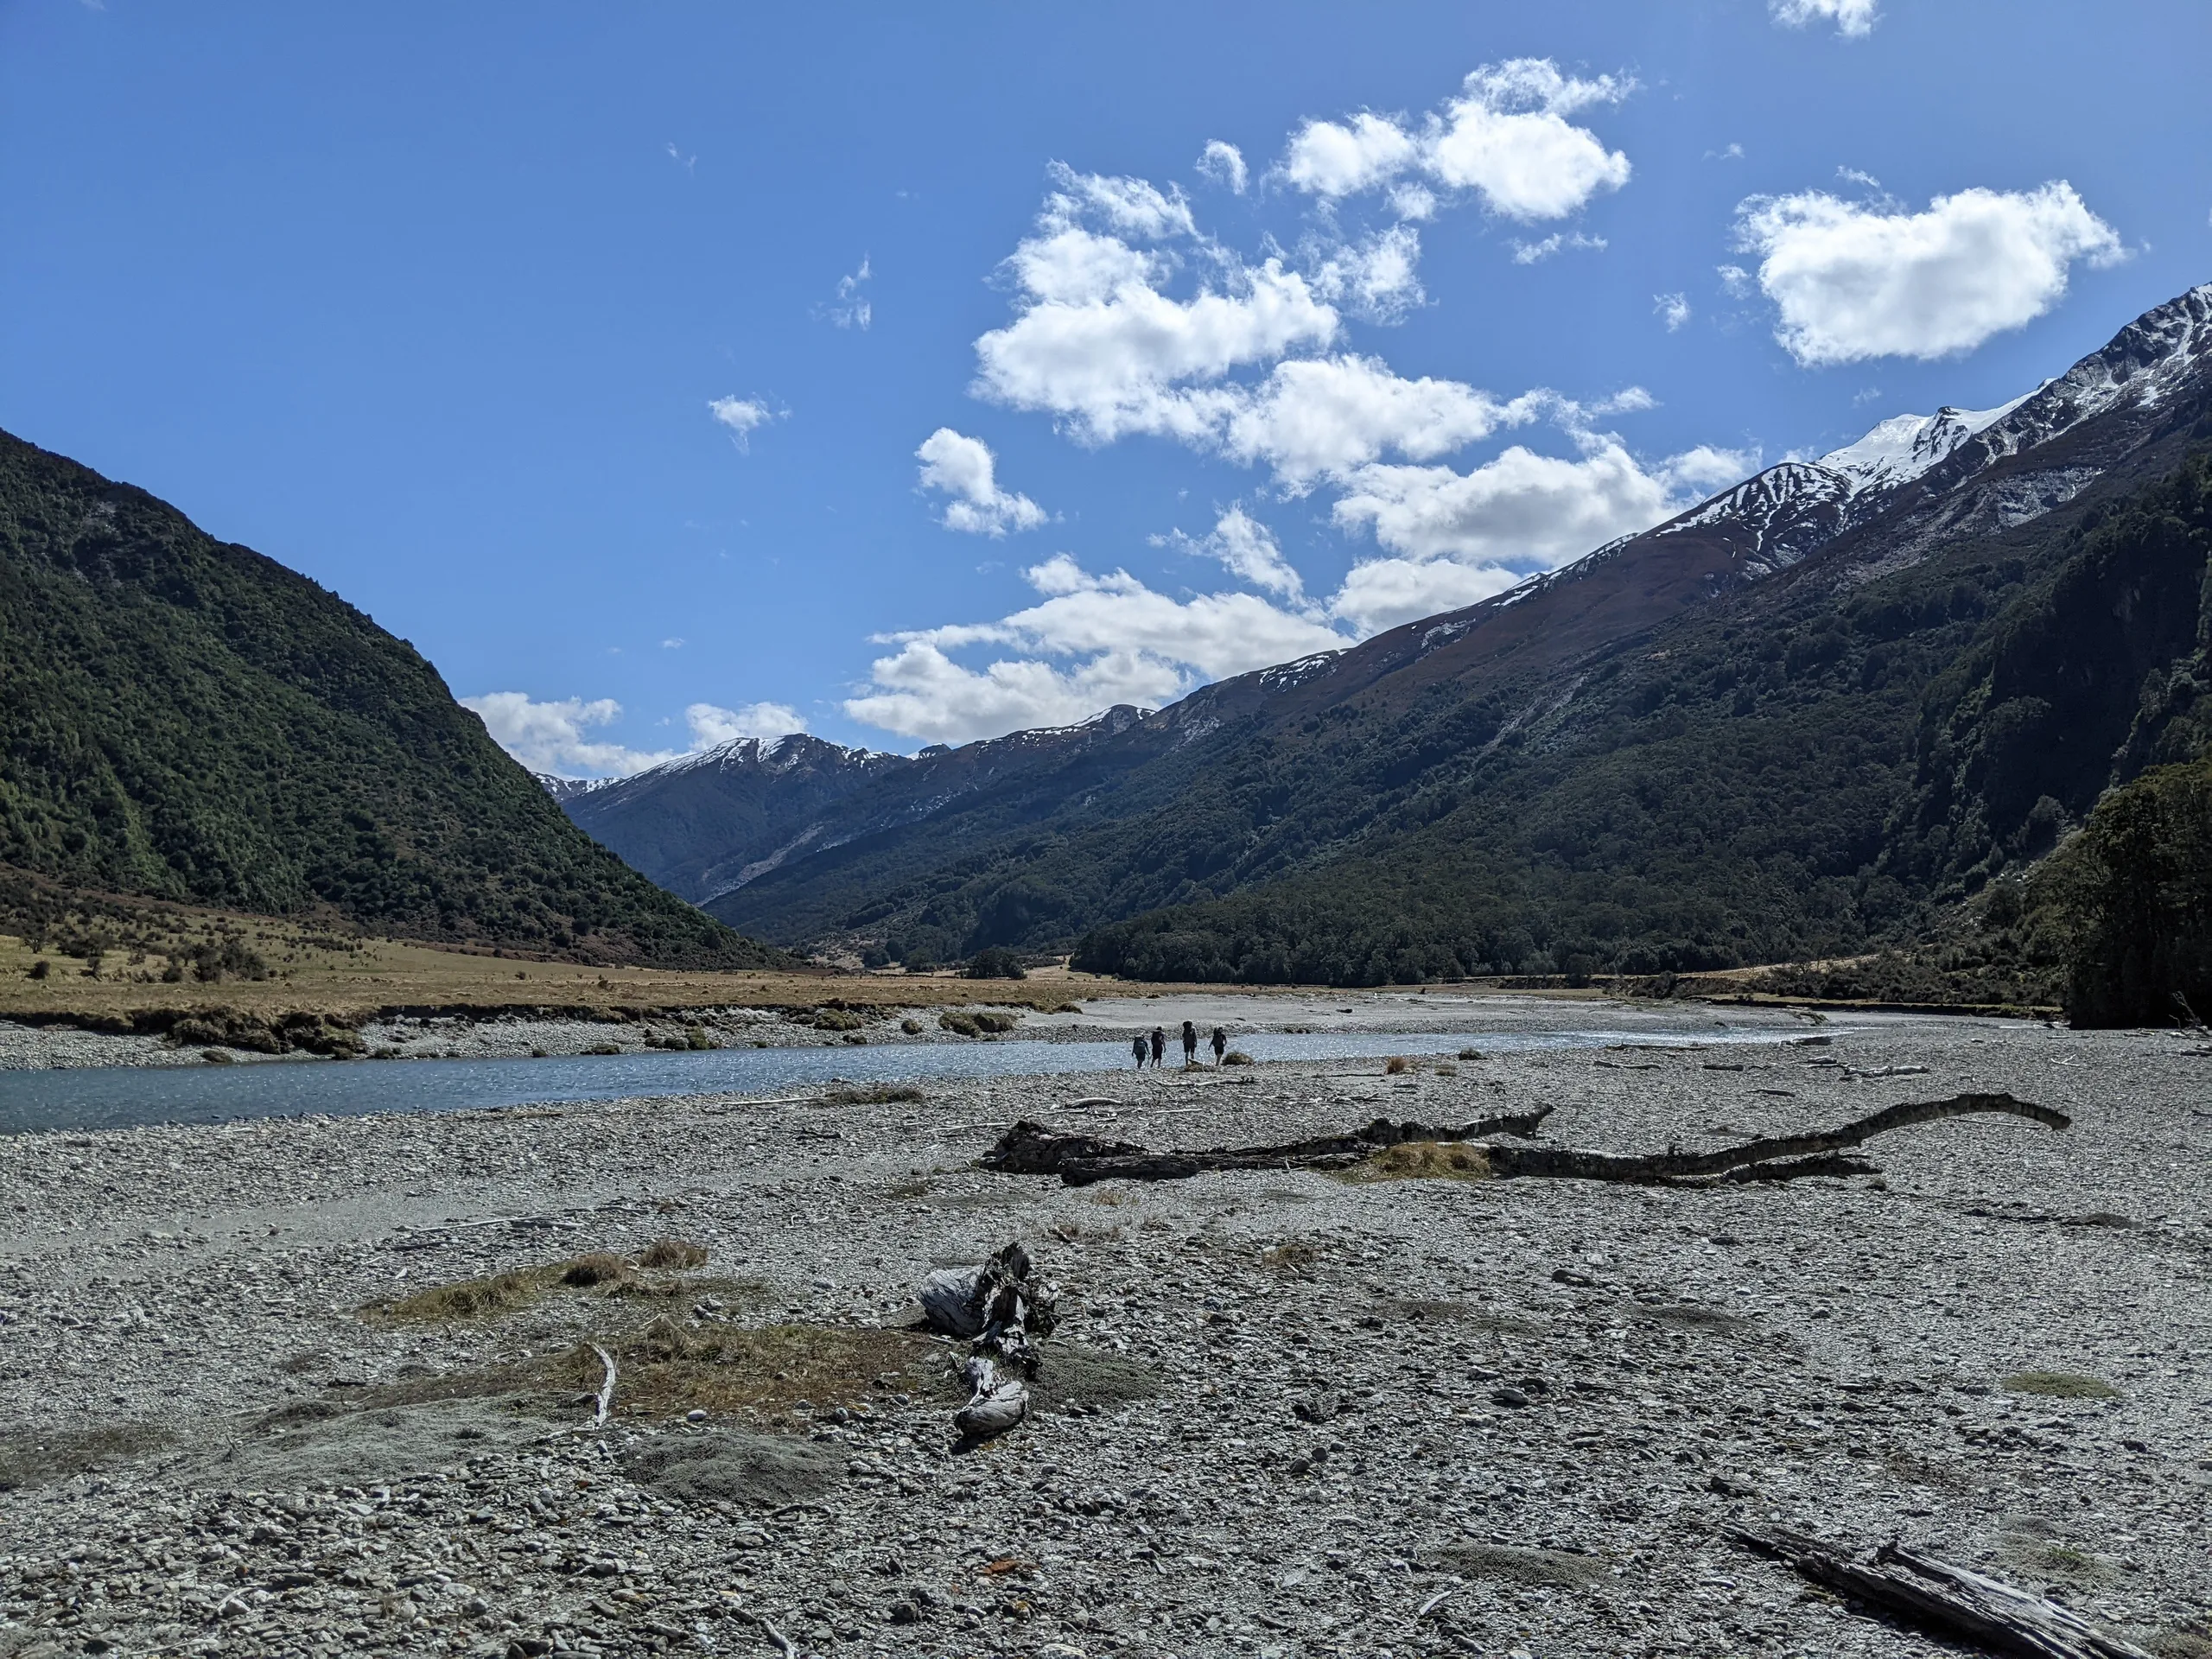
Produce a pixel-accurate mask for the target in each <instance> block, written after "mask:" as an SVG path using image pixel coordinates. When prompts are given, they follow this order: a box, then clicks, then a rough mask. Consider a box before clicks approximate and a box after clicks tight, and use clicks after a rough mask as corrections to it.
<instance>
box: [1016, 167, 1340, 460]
mask: <svg viewBox="0 0 2212 1659" xmlns="http://www.w3.org/2000/svg"><path fill="white" fill-rule="evenodd" d="M1053 180H1054V183H1055V185H1056V187H1057V188H1055V189H1054V191H1053V192H1052V194H1050V195H1049V196H1047V197H1046V206H1045V210H1044V212H1043V213H1040V214H1039V218H1038V221H1037V229H1036V232H1035V234H1033V235H1032V236H1030V237H1028V238H1025V239H1024V240H1023V241H1022V243H1021V244H1020V246H1018V247H1017V248H1016V249H1015V250H1014V254H1013V256H1012V257H1010V258H1009V259H1008V260H1007V271H1008V273H1009V274H1010V275H1011V277H1012V278H1013V280H1014V285H1015V288H1016V294H1015V299H1014V305H1015V309H1016V312H1017V313H1018V315H1016V316H1015V318H1014V321H1012V322H1011V323H1009V324H1007V326H1006V327H1003V328H995V329H992V330H991V331H990V332H988V334H984V335H982V337H981V338H980V339H978V340H976V362H977V372H976V381H975V385H974V387H973V390H974V391H976V394H977V395H978V396H981V397H988V398H990V399H992V400H994V401H995V402H999V403H1002V404H1008V405H1010V406H1012V407H1013V408H1015V409H1025V410H1039V411H1043V412H1046V413H1049V414H1052V415H1055V416H1059V417H1061V418H1062V419H1063V420H1064V421H1065V422H1066V423H1067V425H1068V429H1069V430H1070V431H1071V432H1072V433H1073V434H1074V435H1076V436H1077V437H1078V438H1080V439H1082V440H1083V441H1084V442H1091V443H1109V442H1113V441H1114V440H1115V439H1116V438H1120V437H1124V436H1128V435H1132V434H1137V433H1157V434H1164V435H1173V436H1180V437H1184V438H1186V439H1187V438H1192V437H1195V436H1198V435H1200V434H1202V433H1203V432H1204V431H1205V429H1207V428H1208V426H1209V425H1210V424H1211V423H1212V421H1213V419H1214V416H1213V415H1212V413H1211V410H1210V405H1209V401H1208V399H1207V398H1206V397H1205V396H1204V395H1203V392H1202V391H1201V392H1200V393H1199V395H1195V396H1194V395H1193V393H1192V390H1191V389H1190V388H1192V386H1194V385H1195V386H1196V387H1198V388H1201V389H1202V388H1204V387H1205V385H1207V384H1208V383H1211V382H1215V381H1217V380H1219V379H1220V378H1221V377H1222V376H1224V374H1226V373H1228V372H1230V370H1232V369H1236V368H1238V367H1241V366H1243V365H1249V364H1254V363H1266V362H1272V361H1274V359H1278V358H1281V357H1282V356H1284V355H1286V354H1287V353H1290V352H1292V351H1294V350H1296V349H1298V348H1300V347H1306V346H1324V345H1326V344H1327V343H1328V342H1329V341H1330V340H1333V339H1334V338H1335V337H1336V334H1337V332H1338V328H1339V327H1340V323H1339V320H1338V313H1337V310H1336V308H1334V307H1333V306H1332V305H1330V304H1329V303H1328V302H1325V300H1323V299H1322V298H1321V297H1320V296H1319V295H1318V294H1317V293H1315V292H1314V289H1313V285H1312V284H1311V283H1309V282H1308V281H1307V280H1306V277H1304V276H1303V275H1301V274H1300V273H1299V272H1297V271H1295V270H1287V269H1286V268H1285V266H1284V264H1283V262H1282V261H1281V259H1280V258H1269V259H1267V260H1265V261H1263V262H1262V263H1261V264H1258V265H1248V264H1244V263H1243V261H1241V260H1239V259H1237V258H1236V257H1234V256H1233V255H1230V254H1229V253H1227V252H1226V251H1222V250H1218V249H1216V248H1213V247H1212V246H1211V245H1200V246H1198V247H1197V248H1196V249H1194V250H1193V251H1195V252H1198V253H1200V254H1203V255H1205V256H1206V257H1205V264H1206V266H1207V272H1206V275H1205V277H1202V278H1201V279H1200V280H1199V282H1198V286H1197V291H1196V292H1194V293H1193V294H1192V296H1190V297H1189V298H1187V299H1178V298H1174V297H1172V296H1170V295H1169V294H1167V293H1166V291H1165V286H1166V283H1167V282H1168V280H1169V279H1170V278H1171V277H1172V276H1173V273H1174V271H1175V270H1176V267H1177V265H1178V264H1179V258H1178V257H1177V256H1176V255H1175V254H1174V253H1173V252H1172V251H1168V250H1166V249H1163V248H1160V247H1159V246H1156V245H1154V244H1158V243H1160V242H1162V241H1177V240H1181V239H1185V238H1195V236H1196V227H1195V226H1194V225H1193V224H1192V219H1191V215H1190V208H1189V207H1188V205H1187V204H1186V203H1185V202H1184V201H1183V200H1182V199H1181V197H1179V196H1177V195H1170V194H1164V193H1162V192H1160V191H1159V190H1157V189H1155V188H1154V187H1153V186H1151V185H1149V184H1147V183H1146V182H1145V181H1143V180H1141V179H1116V178H1104V177H1100V176H1097V175H1086V174H1077V173H1074V172H1071V171H1070V170H1069V169H1067V168H1064V167H1062V168H1055V170H1054V173H1053Z"/></svg>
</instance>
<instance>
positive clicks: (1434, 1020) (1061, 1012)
mask: <svg viewBox="0 0 2212 1659" xmlns="http://www.w3.org/2000/svg"><path fill="white" fill-rule="evenodd" d="M863 983H865V984H867V985H868V988H870V989H871V990H872V991H873V993H874V996H875V1000H874V1001H863V1000H862V999H861V998H860V997H859V996H837V997H833V998H829V999H826V1000H821V1001H812V1002H801V1003H798V1004H787V1005H778V1004H773V1003H768V1004H765V1005H764V1004H735V1005H732V1004H720V1005H707V1006H679V1007H623V1006H606V1007H581V1008H571V1007H550V1006H541V1007H529V1006H505V1007H457V1008H454V1007H448V1008H436V1007H432V1008H418V1009H412V1010H405V1011H402V1010H391V1009H386V1010H380V1011H376V1012H372V1013H367V1014H362V1013H359V1012H358V1011H357V1012H356V1013H354V1014H344V1015H332V1014H323V1015H315V1016H308V1017H304V1018H302V1017H299V1016H296V1015H290V1016H288V1015H287V1014H285V1013H283V1012H278V1011H274V1010H271V1011H269V1012H256V1011H253V1010H251V1009H248V1008H244V1007H238V1005H235V1004H231V1003H226V1002H223V1001H214V1000H212V999H211V1000H207V1001H201V1002H199V1003H196V1004H187V1005H183V1006H181V1007H162V1008H157V1009H155V1010H152V1011H146V1010H141V1011H139V1012H138V1013H137V1014H126V1015H122V1016H116V1017H110V1016H105V1015H101V1014H93V1013H89V1012H86V1011H82V1010H79V1011H73V1012H72V1013H70V1014H66V1015H41V1014H24V1013H22V1012H18V1013H17V1014H16V1016H15V1017H13V1018H10V1017H8V1016H6V1015H4V1014H0V1074H4V1073H5V1072H7V1071H39V1070H47V1069H52V1068H55V1067H79V1066H99V1065H133V1066H136V1065H207V1064H210V1063H213V1064H232V1063H251V1062H254V1061H258V1060H270V1059H296V1058H301V1057H302V1055H308V1054H320V1055H321V1056H323V1057H324V1058H347V1059H364V1058H365V1059H379V1060H398V1059H501V1058H504V1059H524V1058H573V1057H575V1056H578V1055H593V1054H639V1053H650V1052H654V1051H656V1050H671V1049H683V1048H686V1047H691V1048H716V1049H719V1048H739V1047H753V1048H765V1047H838V1046H846V1047H864V1046H886V1045H889V1046H902V1045H911V1044H916V1043H944V1042H963V1041H973V1040H978V1039H990V1038H995V1037H1002V1036H1005V1035H1007V1034H1009V1033H1015V1034H1018V1035H1020V1037H1022V1038H1023V1039H1030V1040H1036V1041H1044V1042H1096V1041H1100V1040H1103V1039H1115V1040H1120V1041H1127V1040H1128V1038H1129V1037H1130V1036H1131V1035H1132V1034H1134V1033H1137V1032H1149V1031H1150V1030H1151V1029H1152V1028H1153V1027H1154V1026H1160V1027H1163V1028H1164V1029H1166V1030H1167V1031H1168V1032H1169V1033H1179V1031H1180V1029H1181V1027H1182V1024H1183V1022H1184V1021H1185V1020H1189V1021H1191V1022H1192V1024H1194V1025H1195V1026H1196V1027H1198V1031H1199V1032H1200V1033H1202V1035H1203V1034H1205V1033H1211V1031H1212V1030H1213V1029H1214V1027H1217V1026H1219V1027H1222V1028H1224V1030H1226V1031H1229V1032H1231V1033H1248V1032H1255V1031H1268V1032H1357V1033H1389V1032H1394V1031H1424V1030H1438V1029H1455V1030H1456V1029H1459V1027H1461V1026H1463V1025H1466V1024H1468V1023H1469V1022H1473V1024H1474V1025H1476V1026H1481V1025H1485V1024H1498V1023H1505V1024H1512V1025H1515V1026H1516V1027H1518V1026H1522V1025H1526V1024H1529V1023H1530V1022H1534V1023H1535V1026H1536V1027H1540V1028H1541V1027H1544V1026H1545V1025H1546V1024H1547V1023H1549V1022H1555V1021H1556V1020H1559V1019H1561V1018H1567V1017H1576V1016H1579V1015H1580V1014H1586V1013H1587V1012H1588V1011H1589V1010H1591V1009H1592V1008H1596V1007H1605V1006H1613V1007H1626V1008H1631V1009H1635V1010H1636V1013H1635V1014H1634V1016H1633V1017H1636V1018H1639V1019H1652V1020H1656V1021H1657V1022H1659V1023H1660V1024H1662V1025H1665V1026H1669V1027H1671V1026H1672V1024H1674V1023H1675V1022H1676V1021H1678V1020H1682V1019H1688V1020H1707V1021H1710V1020H1722V1021H1724V1022H1725V1020H1726V1019H1727V1018H1728V1017H1729V1016H1727V1015H1726V1014H1706V1013H1704V1012H1703V1011H1701V1010H1699V1009H1696V1008H1694V1007H1688V1006H1686V1005H1681V1004H1667V1003H1656V1002H1655V1003H1646V1004H1643V1005H1640V1006H1639V1005H1636V1004H1607V1003H1605V1001H1603V1000H1602V999H1600V998H1598V997H1596V996H1595V995H1590V994H1586V993H1585V994H1580V995H1577V994H1573V993H1566V992H1561V991H1546V992H1529V993H1523V994H1519V995H1498V994H1492V993H1482V992H1474V991H1466V990H1446V989H1436V990H1429V989H1425V988H1424V989H1411V990H1389V991H1333V990H1318V991H1317V990H1313V989H1310V988H1282V989H1278V990H1274V991H1269V992H1265V993H1259V994H1250V993H1243V992H1237V991H1230V990H1224V989H1223V988H1218V987H1169V988H1145V987H1136V986H1119V985H1116V986H1114V987H1112V988H1110V989H1109V991H1108V992H1107V993H1106V994H1103V995H1101V994H1098V993H1097V992H1096V989H1095V988H1092V987H1090V986H1087V985H1084V984H1081V983H1071V982H1067V981H1065V980H1061V981H1058V982H1051V981H1044V980H1041V979H1040V980H1038V981H1030V982H1019V983H1009V982H1003V981H976V980H968V981H952V980H928V979H924V980H919V981H912V980H909V981H905V982H888V981H874V982H863ZM901 983H903V987H904V988H906V990H907V991H908V993H909V1000H905V1001H901V1000H899V999H897V998H895V997H893V996H892V995H890V994H889V993H890V991H891V990H892V989H893V988H899V985H900V984H901ZM923 994H925V995H923ZM1788 1013H1789V1011H1788V1010H1786V1009H1783V1008H1781V1007H1768V1008H1766V1009H1764V1010H1763V1011H1761V1012H1758V1013H1752V1012H1745V1013H1743V1014H1738V1015H1737V1016H1736V1017H1737V1018H1738V1020H1753V1021H1756V1020H1761V1019H1766V1020H1784V1022H1785V1023H1786V1020H1787V1016H1788ZM288 1017H289V1018H291V1019H293V1020H294V1021H295V1022H294V1023H293V1024H291V1025H289V1027H288V1026H287V1025H286V1023H285V1021H286V1020H287V1019H288ZM354 1021H358V1023H353V1022H354ZM88 1023H89V1024H90V1025H91V1026H92V1027H93V1028H92V1029H87V1028H86V1026H87V1024H88ZM138 1025H143V1027H144V1029H143V1030H142V1029H132V1028H130V1027H135V1026H138ZM102 1026H121V1027H125V1028H124V1029H121V1030H114V1029H100V1028H99V1027H102ZM1176 1058H1177V1059H1178V1061H1179V1060H1180V1058H1181V1050H1180V1047H1179V1046H1176Z"/></svg>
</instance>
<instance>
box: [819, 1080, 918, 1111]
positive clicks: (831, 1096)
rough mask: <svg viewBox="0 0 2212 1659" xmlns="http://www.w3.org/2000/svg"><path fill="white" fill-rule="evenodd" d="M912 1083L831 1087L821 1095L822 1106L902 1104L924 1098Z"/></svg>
mask: <svg viewBox="0 0 2212 1659" xmlns="http://www.w3.org/2000/svg"><path fill="white" fill-rule="evenodd" d="M925 1098H926V1096H925V1095H924V1094H923V1093H922V1091H921V1090H918V1089H917V1088H915V1087H914V1086H913V1085H912V1084H903V1083H899V1084H889V1083H876V1084H866V1085H861V1084H853V1085H850V1086H849V1087H845V1088H841V1089H832V1090H829V1091H828V1092H827V1093H826V1094H824V1095H823V1096H822V1103H823V1105H824V1106H904V1105H912V1104H914V1103H917V1102H919V1101H921V1100H924V1099H925Z"/></svg>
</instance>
